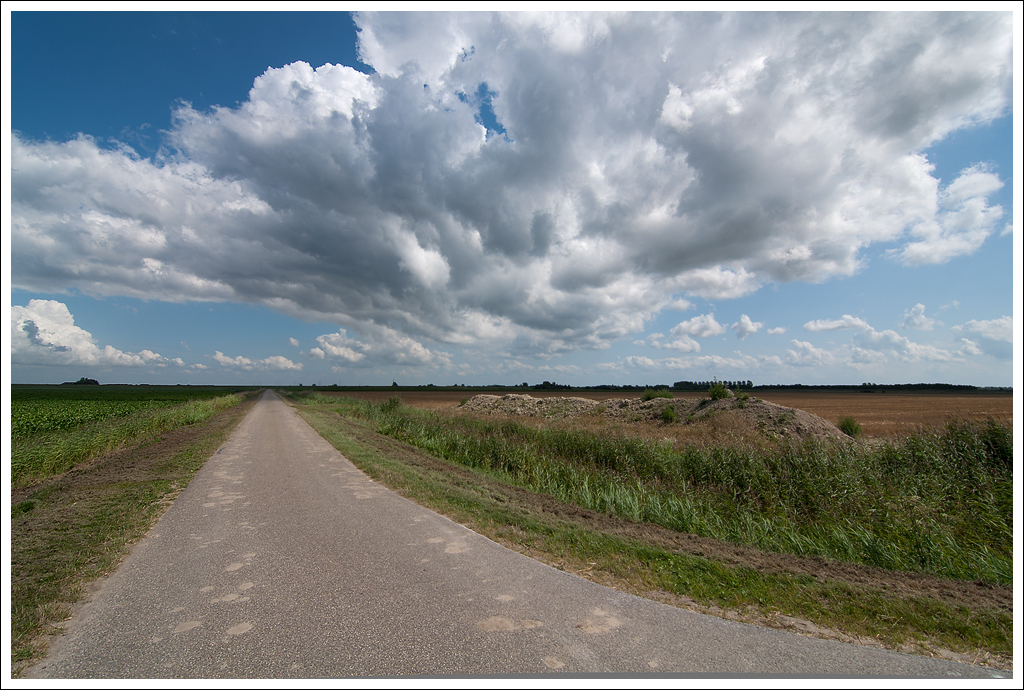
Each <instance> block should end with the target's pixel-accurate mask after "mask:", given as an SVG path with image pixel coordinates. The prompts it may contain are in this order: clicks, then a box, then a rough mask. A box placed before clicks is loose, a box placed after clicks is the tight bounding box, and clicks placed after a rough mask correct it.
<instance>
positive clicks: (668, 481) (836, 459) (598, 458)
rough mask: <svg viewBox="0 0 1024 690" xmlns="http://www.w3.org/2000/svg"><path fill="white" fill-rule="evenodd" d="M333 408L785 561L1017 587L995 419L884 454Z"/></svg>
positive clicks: (595, 502)
mask: <svg viewBox="0 0 1024 690" xmlns="http://www.w3.org/2000/svg"><path fill="white" fill-rule="evenodd" d="M331 403H332V405H334V406H337V405H338V401H337V399H334V400H331ZM335 409H337V410H338V411H339V412H341V413H342V414H347V415H350V416H353V415H357V416H362V417H365V418H367V419H369V420H371V421H372V423H373V425H374V427H375V429H376V430H377V431H378V433H382V434H386V435H389V436H392V437H395V438H398V439H400V440H402V441H404V442H406V443H409V444H411V445H414V446H418V447H420V448H422V449H424V450H426V451H428V452H430V453H433V454H435V455H437V456H438V457H442V458H444V459H446V460H448V461H450V462H454V463H458V464H461V465H464V466H467V467H473V468H478V469H480V470H484V471H487V472H489V473H492V474H493V475H496V476H498V477H500V478H502V479H504V480H506V481H509V482H512V483H515V484H517V485H520V486H522V487H525V488H528V489H530V490H533V491H537V492H541V493H545V494H548V495H551V496H553V497H556V498H558V499H560V500H564V501H567V502H571V503H574V504H577V505H580V506H582V507H585V508H588V509H591V510H596V511H600V512H605V513H608V514H610V515H616V516H619V517H622V518H627V519H630V520H636V521H641V522H649V523H654V524H657V525H661V526H663V527H666V528H669V529H673V530H678V531H681V532H688V533H693V534H698V535H701V536H706V537H712V538H715V539H721V540H724V541H730V542H736V543H743V544H750V545H753V546H756V547H758V548H762V549H765V550H769V551H773V552H779V553H793V554H799V555H806V556H823V557H827V558H833V559H837V560H842V561H848V562H852V563H863V564H868V565H874V566H878V567H882V568H887V569H892V570H911V571H922V572H929V573H934V574H936V575H940V576H944V577H950V578H958V579H981V580H986V581H990V582H998V583H1002V584H1007V583H1009V582H1011V581H1012V576H1013V556H1012V542H1013V527H1012V522H1013V518H1012V514H1013V511H1012V506H1013V486H1012V479H1013V469H1012V464H1013V450H1012V440H1013V439H1012V431H1011V430H1010V429H1009V428H1008V427H1006V426H1005V425H1003V424H1001V423H999V422H996V421H988V422H985V423H977V422H972V421H952V422H949V423H948V424H947V425H946V426H945V427H943V428H939V429H934V430H929V431H921V432H919V433H916V434H914V435H912V436H909V437H907V438H904V439H901V440H895V441H889V442H886V443H885V444H884V445H881V446H877V447H869V446H867V445H864V444H852V443H847V444H823V443H812V442H808V443H804V444H790V445H777V446H774V447H773V448H771V449H768V450H765V449H763V448H757V449H755V448H747V447H743V446H726V445H723V446H720V447H712V446H697V445H688V446H683V447H678V448H677V447H675V446H674V444H672V443H671V442H654V441H650V440H646V439H639V438H629V437H622V436H612V435H602V434H599V433H594V432H592V431H579V430H567V429H558V428H534V427H530V426H526V425H524V424H520V423H518V422H515V421H490V420H480V419H475V418H470V417H465V416H461V415H446V414H439V413H432V412H424V411H420V410H414V409H412V408H408V407H404V406H402V405H401V403H400V401H399V400H397V398H396V399H392V400H390V401H388V402H385V403H382V404H377V405H374V404H372V403H367V402H357V401H351V402H346V403H344V404H343V405H342V406H341V407H335Z"/></svg>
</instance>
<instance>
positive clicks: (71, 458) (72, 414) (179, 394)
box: [11, 386, 238, 489]
mask: <svg viewBox="0 0 1024 690" xmlns="http://www.w3.org/2000/svg"><path fill="white" fill-rule="evenodd" d="M224 393H225V391H224V390H223V389H221V390H220V391H216V390H210V389H207V390H205V391H192V390H188V389H185V390H184V391H182V390H181V389H179V388H177V387H174V388H170V389H162V390H161V389H160V388H150V387H148V386H147V387H133V388H125V389H117V388H114V389H102V388H98V389H92V388H87V389H84V390H83V389H81V388H77V389H68V388H57V387H54V388H30V389H18V388H15V389H13V390H12V391H11V483H12V485H13V487H14V488H16V489H17V488H21V487H24V486H28V485H30V484H33V483H36V482H38V481H41V480H43V479H45V478H47V477H51V476H53V475H56V474H60V473H62V472H66V471H67V470H69V469H71V468H72V467H74V466H75V465H77V464H79V463H81V462H85V461H87V460H89V459H91V458H94V457H97V456H99V455H102V454H103V453H107V452H109V451H112V450H116V449H117V448H121V447H123V446H125V445H132V444H137V443H139V442H140V441H142V440H144V439H146V438H150V437H153V436H155V435H156V434H159V433H160V432H162V431H166V430H169V429H174V428H176V427H179V426H183V425H186V424H195V423H197V422H201V421H203V420H205V419H208V418H209V417H211V416H213V415H214V414H216V413H217V412H218V411H220V410H222V409H224V408H225V407H229V406H231V405H234V404H235V403H237V402H238V398H237V397H236V396H234V395H225V394H224ZM186 396H187V397H186Z"/></svg>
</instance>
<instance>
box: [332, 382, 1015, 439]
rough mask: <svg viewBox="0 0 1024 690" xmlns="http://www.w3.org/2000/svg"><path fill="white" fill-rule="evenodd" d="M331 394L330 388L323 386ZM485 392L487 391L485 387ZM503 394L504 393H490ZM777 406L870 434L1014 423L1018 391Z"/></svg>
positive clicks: (829, 398)
mask: <svg viewBox="0 0 1024 690" xmlns="http://www.w3.org/2000/svg"><path fill="white" fill-rule="evenodd" d="M321 392H324V393H327V391H321ZM479 392H480V391H475V390H471V389H467V390H466V391H400V392H398V393H397V395H398V396H399V397H401V398H402V401H403V402H404V403H406V404H407V405H412V406H413V407H419V408H422V409H432V410H438V409H448V408H453V407H455V406H457V405H458V404H459V403H460V402H461V401H462V400H463V399H466V398H472V397H473V396H474V395H477V394H478V393H479ZM484 392H486V391H484ZM327 394H328V395H339V396H343V397H351V398H357V399H359V400H370V401H373V402H382V401H384V400H387V399H388V398H390V397H391V396H392V395H396V393H392V392H391V391H346V392H344V393H327ZM491 394H493V395H503V393H500V392H494V393H491ZM528 394H529V395H532V396H533V397H535V398H551V397H578V398H589V399H591V400H609V399H611V398H639V397H640V396H641V393H640V392H636V393H632V392H624V391H528ZM674 395H675V397H676V398H701V397H704V396H703V394H702V393H689V392H687V393H679V392H677V393H674ZM754 397H757V398H762V399H764V400H767V401H768V402H772V403H775V404H776V405H784V406H786V407H794V408H796V409H798V410H804V411H805V412H810V413H811V414H815V415H818V416H819V417H823V418H824V419H827V420H828V421H830V422H832V423H833V424H837V423H838V422H839V418H840V417H853V418H854V419H856V420H857V422H859V423H860V425H861V429H862V430H863V432H864V435H865V436H869V437H894V436H900V435H903V434H906V433H909V432H911V431H914V430H915V429H918V428H920V427H932V426H937V425H941V424H943V423H945V422H946V421H948V420H950V419H953V418H966V419H978V420H986V419H989V418H992V419H996V420H998V421H1002V422H1004V423H1006V424H1007V425H1012V424H1013V394H1012V393H1009V392H999V393H996V392H993V393H946V392H919V393H861V392H860V391H850V392H834V391H792V390H789V391H777V392H775V391H773V392H768V393H762V392H760V391H758V392H756V393H755V394H754Z"/></svg>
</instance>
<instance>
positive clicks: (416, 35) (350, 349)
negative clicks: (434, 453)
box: [3, 3, 1021, 386]
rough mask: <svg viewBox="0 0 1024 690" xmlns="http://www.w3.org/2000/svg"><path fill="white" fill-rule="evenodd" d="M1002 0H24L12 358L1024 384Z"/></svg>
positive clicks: (231, 370)
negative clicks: (956, 0)
mask: <svg viewBox="0 0 1024 690" xmlns="http://www.w3.org/2000/svg"><path fill="white" fill-rule="evenodd" d="M983 6H984V7H987V8H989V9H994V10H999V11H987V12H977V13H969V12H941V13H934V14H933V13H926V12H913V13H888V12H887V13H880V12H879V13H876V12H859V13H852V14H850V13H840V12H828V13H823V14H813V13H804V12H787V13H781V14H771V13H751V12H740V13H720V12H690V13H679V14H661V13H657V12H637V13H629V12H616V13H608V14H602V13H593V14H590V13H568V14H565V13H563V14H550V13H520V12H513V13H508V14H501V13H490V12H472V13H457V12H430V13H423V14H413V13H405V12H386V13H380V14H376V13H372V12H368V13H356V14H349V13H343V12H294V13H279V12H260V13H247V12H143V13H131V12H129V13H115V12H107V13H89V12H85V13H77V12H34V11H16V12H13V13H12V12H11V11H10V9H6V10H5V12H6V14H5V18H4V21H5V34H6V36H5V46H9V50H10V55H9V56H5V58H6V59H5V60H4V69H5V71H6V74H5V77H4V84H5V99H4V102H5V104H6V105H5V113H4V116H5V118H9V120H8V122H9V125H7V126H5V127H4V136H5V139H4V146H3V149H4V155H5V157H7V158H8V161H7V162H8V167H7V169H8V170H10V171H11V172H10V176H9V178H8V179H7V180H5V190H4V192H5V195H6V199H7V200H8V202H9V203H5V204H4V207H5V209H4V211H3V213H4V214H5V225H4V227H5V228H9V229H10V231H9V232H5V233H4V238H3V243H4V261H5V266H4V276H5V289H6V290H8V294H9V299H8V300H7V302H6V303H5V309H9V311H10V317H11V330H10V332H9V335H8V336H7V338H9V340H7V339H5V343H4V345H5V347H4V349H5V353H6V354H7V357H8V362H7V363H6V366H9V372H10V374H9V376H8V377H7V380H9V381H11V382H12V383H59V382H62V381H68V380H77V379H78V378H80V377H83V376H85V377H89V378H95V379H97V380H98V381H100V382H101V383H182V384H256V385H294V384H299V383H302V384H305V385H309V384H318V385H330V384H339V385H390V384H391V383H392V382H397V383H398V384H400V385H420V384H427V383H434V384H437V385H452V384H466V385H488V384H505V385H517V384H520V383H524V382H526V383H530V384H534V383H539V382H541V381H554V382H557V383H565V384H572V385H580V386H583V385H600V384H634V385H636V384H639V385H657V384H671V383H673V382H675V381H703V380H710V379H712V378H718V379H722V380H736V379H742V380H751V381H753V382H754V383H755V384H779V383H781V384H790V383H802V384H806V385H815V384H860V383H864V382H871V383H919V382H928V383H954V384H971V385H978V386H1010V385H1013V384H1014V381H1015V376H1019V367H1018V373H1016V374H1015V368H1014V361H1015V359H1014V347H1015V346H1016V347H1017V349H1018V353H1019V343H1016V344H1015V343H1014V341H1013V336H1012V334H1013V323H1014V319H1015V318H1017V319H1019V318H1020V314H1019V312H1016V311H1015V310H1016V309H1018V305H1019V304H1020V300H1019V295H1020V289H1021V288H1020V285H1021V283H1020V266H1019V258H1017V259H1016V265H1015V257H1019V256H1020V254H1021V251H1020V248H1019V246H1018V247H1017V248H1016V249H1015V243H1016V237H1017V235H1018V234H1019V233H1017V232H1016V231H1015V223H1014V219H1013V209H1014V201H1015V199H1014V194H1015V187H1016V188H1019V187H1020V185H1019V184H1015V179H1014V176H1015V160H1019V148H1020V144H1019V142H1020V138H1019V133H1020V130H1019V124H1017V125H1016V128H1017V129H1015V124H1014V116H1015V115H1016V114H1017V111H1019V99H1020V93H1021V89H1020V81H1019V79H1020V77H1019V75H1016V74H1014V73H1013V70H1012V64H1013V61H1012V47H1013V42H1014V38H1015V37H1014V31H1015V30H1016V31H1018V32H1019V31H1020V29H1019V26H1020V24H1021V16H1020V14H1019V12H1020V10H1019V8H1018V6H1017V5H1016V4H1010V3H996V4H990V5H983ZM16 7H28V8H30V9H31V8H32V7H34V6H32V5H16ZM971 7H975V5H972V6H971ZM1014 8H1018V9H1016V11H1017V12H1018V14H1017V15H1016V18H1015V17H1014V14H1013V11H1011V10H1013V9H1014ZM1015 27H1016V28H1015ZM1016 38H1017V40H1018V41H1019V39H1020V36H1019V34H1018V36H1017V37H1016ZM1018 50H1019V45H1018ZM1018 54H1019V53H1018ZM1015 83H1016V87H1017V88H1016V89H1014V88H1013V87H1014V84H1015ZM8 89H9V90H8ZM1015 131H1016V132H1017V134H1018V137H1017V140H1016V141H1017V144H1016V147H1015V144H1014V132H1015ZM1015 271H1016V274H1015ZM1019 359H1020V357H1019V354H1018V357H1017V361H1019Z"/></svg>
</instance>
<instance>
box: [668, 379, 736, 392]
mask: <svg viewBox="0 0 1024 690" xmlns="http://www.w3.org/2000/svg"><path fill="white" fill-rule="evenodd" d="M715 383H721V384H722V385H724V386H725V387H726V388H728V389H730V390H740V389H743V388H753V387H754V382H753V381H750V380H749V379H748V380H746V381H719V380H717V379H715V380H714V381H676V382H675V383H673V384H672V390H677V391H706V390H707V389H708V388H711V386H712V385H713V384H715Z"/></svg>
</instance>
